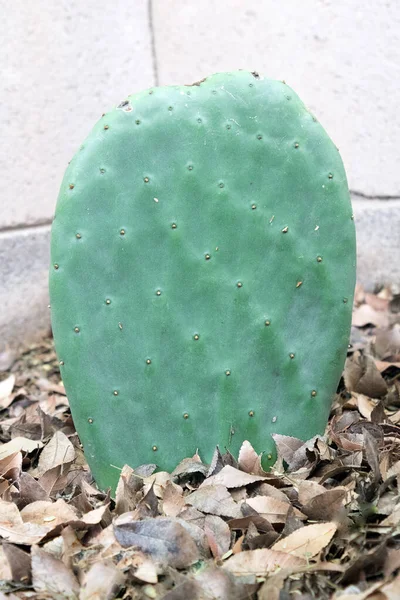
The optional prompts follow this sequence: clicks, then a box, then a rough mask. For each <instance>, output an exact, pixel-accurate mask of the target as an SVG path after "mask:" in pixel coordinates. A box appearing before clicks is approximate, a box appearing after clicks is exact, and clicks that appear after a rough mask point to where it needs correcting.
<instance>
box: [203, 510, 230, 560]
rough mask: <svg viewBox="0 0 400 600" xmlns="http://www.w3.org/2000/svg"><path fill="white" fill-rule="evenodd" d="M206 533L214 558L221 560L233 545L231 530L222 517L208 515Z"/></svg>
mask: <svg viewBox="0 0 400 600" xmlns="http://www.w3.org/2000/svg"><path fill="white" fill-rule="evenodd" d="M204 533H205V534H206V536H207V540H208V544H209V546H210V549H211V552H212V555H213V557H214V558H220V557H221V556H223V555H224V554H225V553H226V552H228V550H229V547H230V545H231V530H230V529H229V525H227V523H225V521H223V520H222V519H221V517H217V516H216V515H207V516H206V518H205V522H204Z"/></svg>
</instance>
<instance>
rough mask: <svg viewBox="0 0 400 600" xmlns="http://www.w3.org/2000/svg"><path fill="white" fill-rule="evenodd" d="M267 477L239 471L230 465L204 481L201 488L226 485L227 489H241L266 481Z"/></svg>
mask: <svg viewBox="0 0 400 600" xmlns="http://www.w3.org/2000/svg"><path fill="white" fill-rule="evenodd" d="M264 480H265V477H263V476H262V475H251V474H250V473H245V472H244V471H239V469H235V468H234V467H231V466H230V465H226V466H225V467H224V468H223V469H221V471H219V473H217V474H216V475H212V476H211V477H208V478H207V479H205V480H204V481H203V483H202V484H201V485H200V488H203V487H206V486H208V485H224V486H225V487H226V488H228V489H231V488H239V487H243V486H245V485H250V484H251V483H257V482H259V481H264Z"/></svg>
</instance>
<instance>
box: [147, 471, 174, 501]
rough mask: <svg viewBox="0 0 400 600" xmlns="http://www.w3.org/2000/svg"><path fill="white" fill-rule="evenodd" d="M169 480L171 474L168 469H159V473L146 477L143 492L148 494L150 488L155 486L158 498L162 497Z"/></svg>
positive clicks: (154, 489)
mask: <svg viewBox="0 0 400 600" xmlns="http://www.w3.org/2000/svg"><path fill="white" fill-rule="evenodd" d="M168 481H171V475H170V474H169V473H167V472H166V471H158V473H154V474H153V475H150V476H149V477H145V478H144V479H143V493H144V494H145V495H146V494H147V493H148V491H149V490H150V488H153V491H154V494H155V495H156V496H157V498H162V497H163V495H164V490H165V486H166V485H167V483H168Z"/></svg>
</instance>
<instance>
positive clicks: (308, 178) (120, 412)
mask: <svg viewBox="0 0 400 600" xmlns="http://www.w3.org/2000/svg"><path fill="white" fill-rule="evenodd" d="M51 262H52V265H51V273H50V296H51V307H52V326H53V333H54V339H55V345H56V350H57V354H58V358H59V361H60V369H61V374H62V378H63V381H64V384H65V388H66V392H67V395H68V398H69V401H70V405H71V410H72V415H73V418H74V422H75V425H76V428H77V431H78V433H79V435H80V438H81V441H82V443H83V446H84V450H85V454H86V457H87V460H88V462H89V465H90V467H91V469H92V472H93V475H94V477H95V479H96V480H97V483H98V484H99V486H100V487H102V488H105V487H107V486H111V487H112V488H114V487H115V484H116V482H117V480H118V476H119V469H120V468H121V467H122V466H123V465H124V464H125V463H127V464H129V465H130V466H132V467H135V466H137V465H139V464H143V463H151V462H154V463H156V464H157V465H158V466H159V467H160V468H162V469H166V470H170V469H173V468H174V467H175V466H176V464H177V463H178V462H179V461H180V460H181V459H182V458H184V457H186V456H190V455H191V454H194V453H195V451H196V449H198V450H199V453H200V455H201V456H202V458H203V460H205V461H209V460H210V459H211V456H212V452H213V450H214V447H215V446H216V445H217V444H219V446H220V447H221V449H224V448H227V449H229V450H230V451H231V452H233V453H237V451H238V449H239V447H240V445H241V444H242V442H243V440H245V439H248V440H249V441H250V442H251V443H252V444H253V446H254V447H255V449H256V450H257V452H263V459H262V462H263V466H264V468H268V467H269V466H270V465H272V464H273V462H274V459H275V450H274V443H273V439H272V438H271V434H272V433H281V434H286V435H294V436H296V437H299V438H302V439H308V438H310V437H311V436H313V435H315V434H317V433H323V431H324V428H325V425H326V422H327V418H328V415H329V409H330V403H331V399H332V396H333V394H334V393H335V390H336V386H337V384H338V381H339V378H340V375H341V371H342V368H343V364H344V360H345V356H346V349H347V343H348V338H349V331H350V322H351V309H352V299H353V290H354V284H355V230H354V222H353V220H352V210H351V204H350V198H349V192H348V186H347V182H346V176H345V172H344V169H343V165H342V161H341V159H340V156H339V153H338V151H337V148H336V147H335V146H334V144H333V143H332V141H331V140H330V138H329V137H328V135H327V134H326V132H325V131H324V129H323V128H322V127H321V125H320V124H319V123H318V122H317V120H316V119H315V118H314V117H313V116H312V114H310V112H309V111H308V110H307V109H306V107H305V106H304V104H303V103H302V102H301V100H300V99H299V98H298V96H297V95H296V94H295V93H294V92H293V90H292V89H290V88H289V87H288V86H287V85H286V84H285V83H283V82H280V81H274V80H270V79H266V78H262V77H260V76H259V75H258V74H256V73H249V72H246V71H237V72H232V73H220V74H216V75H213V76H211V77H209V78H208V79H206V80H203V81H202V82H199V83H197V84H194V85H192V86H171V87H156V88H152V89H150V90H146V91H143V92H141V93H138V94H135V95H133V96H130V97H128V98H127V99H126V100H125V101H124V102H122V103H121V104H120V105H119V106H118V107H117V108H115V109H113V110H111V111H110V112H108V113H107V114H105V115H103V117H102V118H101V119H100V121H99V122H98V123H97V124H96V125H95V127H94V128H93V130H92V132H91V133H90V134H89V136H88V137H87V139H86V141H85V142H84V144H83V145H82V147H81V148H80V150H79V151H78V152H77V153H76V155H75V156H74V158H73V159H72V161H71V163H70V164H69V166H68V168H67V171H66V174H65V177H64V180H63V182H62V185H61V190H60V194H59V199H58V203H57V208H56V217H55V220H54V223H53V227H52V244H51Z"/></svg>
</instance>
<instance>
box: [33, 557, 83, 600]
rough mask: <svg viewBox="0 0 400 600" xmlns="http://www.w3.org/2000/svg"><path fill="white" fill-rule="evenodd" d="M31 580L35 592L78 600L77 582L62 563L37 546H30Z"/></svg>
mask: <svg viewBox="0 0 400 600" xmlns="http://www.w3.org/2000/svg"><path fill="white" fill-rule="evenodd" d="M31 554H32V581H33V589H34V590H35V591H36V592H43V594H49V595H50V597H55V598H57V597H61V598H68V599H69V600H78V597H79V583H78V581H77V579H76V577H75V575H74V574H73V572H72V571H71V570H70V569H68V568H67V567H66V566H65V565H64V563H63V562H62V561H61V560H59V559H57V558H54V556H51V554H48V553H47V552H45V551H44V550H42V549H41V548H39V547H38V546H32V549H31Z"/></svg>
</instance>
